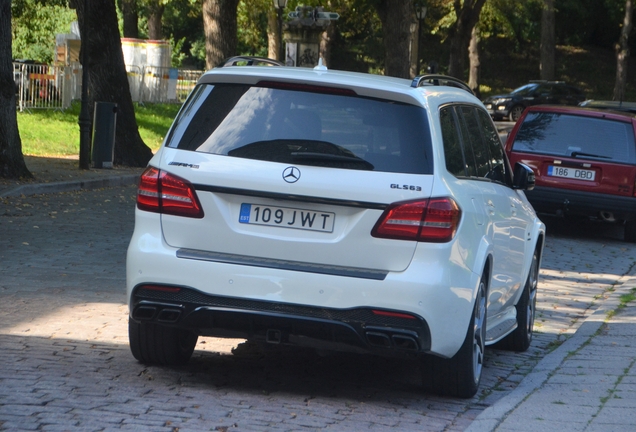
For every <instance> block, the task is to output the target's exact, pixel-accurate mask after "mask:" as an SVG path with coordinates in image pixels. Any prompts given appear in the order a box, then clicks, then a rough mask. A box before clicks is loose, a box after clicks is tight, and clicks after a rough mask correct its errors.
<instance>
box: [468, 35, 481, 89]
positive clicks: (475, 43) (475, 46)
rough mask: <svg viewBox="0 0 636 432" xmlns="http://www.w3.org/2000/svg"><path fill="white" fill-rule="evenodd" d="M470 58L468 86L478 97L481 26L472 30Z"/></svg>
mask: <svg viewBox="0 0 636 432" xmlns="http://www.w3.org/2000/svg"><path fill="white" fill-rule="evenodd" d="M468 59H469V61H470V67H469V72H468V87H470V88H471V89H472V90H473V91H474V92H475V94H476V95H477V97H480V92H479V67H480V66H481V63H480V61H479V26H477V25H476V26H475V27H473V31H472V32H471V37H470V44H469V46H468Z"/></svg>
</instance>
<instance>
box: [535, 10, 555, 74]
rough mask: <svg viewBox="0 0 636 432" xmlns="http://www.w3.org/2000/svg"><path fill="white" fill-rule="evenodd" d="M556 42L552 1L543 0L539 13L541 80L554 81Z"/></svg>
mask: <svg viewBox="0 0 636 432" xmlns="http://www.w3.org/2000/svg"><path fill="white" fill-rule="evenodd" d="M555 50H556V40H555V38H554V0H543V10H542V12H541V64H540V65H539V69H540V70H541V79H542V80H554V76H555V75H554V74H555V69H554V53H555Z"/></svg>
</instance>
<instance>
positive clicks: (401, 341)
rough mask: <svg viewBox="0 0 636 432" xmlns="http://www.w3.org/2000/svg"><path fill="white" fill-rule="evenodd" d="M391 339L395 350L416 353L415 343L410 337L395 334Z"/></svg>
mask: <svg viewBox="0 0 636 432" xmlns="http://www.w3.org/2000/svg"><path fill="white" fill-rule="evenodd" d="M392 339H393V343H394V344H395V347H396V348H399V349H403V350H409V351H417V342H416V341H415V339H413V338H412V337H410V336H404V335H397V334H395V335H393V337H392Z"/></svg>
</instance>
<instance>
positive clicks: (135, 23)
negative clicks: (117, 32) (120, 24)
mask: <svg viewBox="0 0 636 432" xmlns="http://www.w3.org/2000/svg"><path fill="white" fill-rule="evenodd" d="M121 14H122V15H123V17H124V37H126V38H134V39H138V38H139V9H138V6H137V0H121Z"/></svg>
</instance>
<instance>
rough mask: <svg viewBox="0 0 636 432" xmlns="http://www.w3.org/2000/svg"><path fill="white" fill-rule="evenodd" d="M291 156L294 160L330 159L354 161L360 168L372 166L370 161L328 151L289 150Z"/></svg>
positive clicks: (367, 168) (333, 160)
mask: <svg viewBox="0 0 636 432" xmlns="http://www.w3.org/2000/svg"><path fill="white" fill-rule="evenodd" d="M291 156H292V157H293V158H294V159H295V160H315V161H332V162H343V163H355V164H359V165H361V167H360V168H362V169H366V170H369V171H372V170H373V168H374V166H373V164H372V163H370V162H367V161H365V160H364V159H361V158H359V157H357V156H343V155H337V154H329V153H318V152H291Z"/></svg>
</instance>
